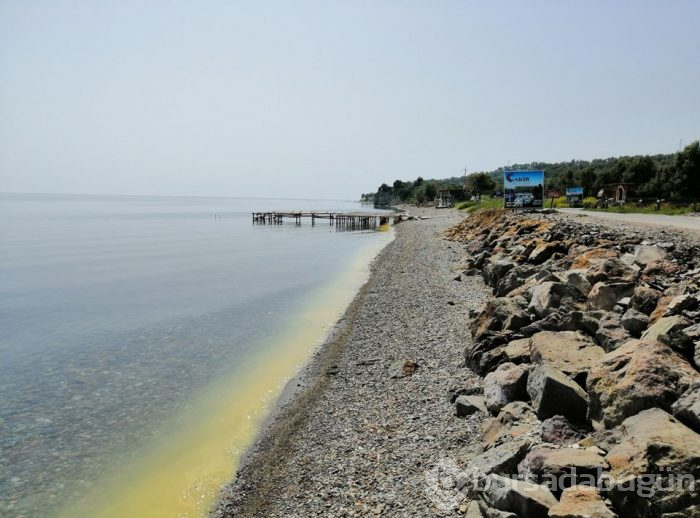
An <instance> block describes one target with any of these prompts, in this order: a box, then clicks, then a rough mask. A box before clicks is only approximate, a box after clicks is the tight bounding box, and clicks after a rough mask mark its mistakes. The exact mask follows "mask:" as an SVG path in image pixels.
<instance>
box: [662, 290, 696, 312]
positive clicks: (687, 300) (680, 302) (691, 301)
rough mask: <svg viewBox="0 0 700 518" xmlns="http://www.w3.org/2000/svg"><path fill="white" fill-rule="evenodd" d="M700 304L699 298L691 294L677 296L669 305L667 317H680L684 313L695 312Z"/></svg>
mask: <svg viewBox="0 0 700 518" xmlns="http://www.w3.org/2000/svg"><path fill="white" fill-rule="evenodd" d="M699 304H700V302H699V301H698V298H697V297H696V296H695V295H691V294H690V293H684V294H682V295H676V296H675V297H673V298H672V299H671V301H670V302H669V303H668V306H667V307H666V314H665V315H666V316H670V315H680V314H681V313H682V312H684V311H695V310H696V309H698V305H699Z"/></svg>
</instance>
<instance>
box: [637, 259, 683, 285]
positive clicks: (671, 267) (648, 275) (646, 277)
mask: <svg viewBox="0 0 700 518" xmlns="http://www.w3.org/2000/svg"><path fill="white" fill-rule="evenodd" d="M680 270H681V267H680V266H678V265H677V264H676V263H672V262H671V261H668V260H666V259H661V260H660V261H652V262H651V263H648V264H647V265H646V267H645V268H644V269H643V270H642V275H641V276H640V277H639V279H640V280H641V281H655V280H658V279H659V278H663V277H669V276H671V275H674V274H676V273H678V272H679V271H680Z"/></svg>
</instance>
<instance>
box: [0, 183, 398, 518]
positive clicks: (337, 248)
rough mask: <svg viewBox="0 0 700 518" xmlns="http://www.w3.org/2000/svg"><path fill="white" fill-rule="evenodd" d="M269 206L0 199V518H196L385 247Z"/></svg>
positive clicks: (365, 233) (284, 204) (328, 206)
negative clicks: (280, 216)
mask: <svg viewBox="0 0 700 518" xmlns="http://www.w3.org/2000/svg"><path fill="white" fill-rule="evenodd" d="M272 210H280V211H283V210H315V211H360V210H361V211H370V210H373V209H372V208H371V207H370V208H368V207H366V206H362V205H360V204H359V203H357V202H352V201H340V200H328V201H320V200H282V199H244V198H223V197H222V198H214V197H212V198H203V197H199V198H198V197H156V196H153V197H151V196H83V195H48V194H47V195H29V194H0V516H17V517H20V516H22V517H35V516H42V517H43V516H71V517H74V516H90V517H105V518H106V517H123V516H139V517H146V518H148V517H154V518H157V517H161V516H162V517H203V516H206V515H207V512H208V510H209V509H210V508H211V506H212V505H213V504H214V503H215V502H216V499H217V497H218V494H219V491H220V489H221V487H222V485H223V484H225V483H226V482H227V481H228V480H230V479H231V477H232V476H233V474H234V472H235V469H236V466H237V463H238V461H239V458H240V455H241V453H242V452H243V451H245V449H246V448H247V447H248V446H249V445H250V444H251V441H252V440H253V438H254V437H255V434H256V432H257V431H258V428H259V426H260V423H261V422H262V420H263V419H264V417H265V415H266V414H267V413H268V412H269V410H270V408H272V407H273V406H274V402H275V400H276V398H277V397H278V395H279V394H280V391H281V390H282V389H283V387H284V386H285V384H286V383H287V382H288V380H289V379H290V378H292V377H293V376H294V374H295V373H296V372H297V371H298V369H299V368H300V367H301V366H302V365H303V364H304V363H305V362H306V361H308V359H309V358H310V356H311V354H312V353H313V351H314V349H315V348H316V347H318V345H319V344H320V343H321V342H322V340H323V338H324V337H325V336H326V335H327V333H328V332H329V330H330V329H331V328H332V325H333V323H334V322H335V321H336V320H337V319H338V318H339V317H340V316H341V314H342V311H343V309H344V308H345V307H346V306H347V304H348V303H349V302H350V301H351V299H352V297H353V296H354V294H355V293H356V292H357V290H358V289H359V287H360V286H361V285H362V283H363V282H364V281H365V280H366V278H367V275H368V269H369V264H370V262H371V261H372V259H373V258H374V257H375V256H376V255H377V254H378V252H379V251H380V250H381V249H382V248H383V247H384V246H386V244H387V243H388V242H389V241H390V240H391V239H392V233H393V232H392V230H391V229H386V228H380V229H370V230H361V231H353V232H348V231H339V230H336V228H335V226H334V225H331V224H329V222H328V221H325V220H321V221H317V222H316V224H315V225H312V224H311V222H310V221H306V220H305V221H304V222H302V224H301V225H296V224H295V222H294V221H293V220H292V221H290V222H286V223H284V224H281V225H269V224H267V225H261V224H254V223H253V221H252V217H251V213H252V212H253V211H272Z"/></svg>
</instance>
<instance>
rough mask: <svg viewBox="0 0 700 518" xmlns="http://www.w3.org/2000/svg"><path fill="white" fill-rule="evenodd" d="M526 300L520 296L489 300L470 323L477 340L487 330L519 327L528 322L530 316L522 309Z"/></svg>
mask: <svg viewBox="0 0 700 518" xmlns="http://www.w3.org/2000/svg"><path fill="white" fill-rule="evenodd" d="M526 304H527V301H526V300H525V299H523V298H522V297H513V298H510V297H499V298H495V299H492V300H490V301H489V302H488V303H487V304H486V308H485V309H484V311H482V312H481V313H480V314H479V316H478V317H477V318H476V319H475V320H474V321H473V322H472V323H471V326H470V327H471V331H472V334H473V335H474V338H475V339H476V340H479V339H480V338H481V337H482V336H484V335H485V334H486V333H487V332H488V331H503V330H507V329H519V328H520V327H522V326H526V325H527V324H529V323H530V316H529V315H528V314H527V313H526V312H525V310H524V309H523V308H524V307H525V306H526Z"/></svg>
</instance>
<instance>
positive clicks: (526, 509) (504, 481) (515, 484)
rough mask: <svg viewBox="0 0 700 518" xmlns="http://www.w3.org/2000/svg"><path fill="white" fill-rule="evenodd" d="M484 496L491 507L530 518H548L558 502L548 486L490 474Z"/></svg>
mask: <svg viewBox="0 0 700 518" xmlns="http://www.w3.org/2000/svg"><path fill="white" fill-rule="evenodd" d="M484 498H485V500H486V502H487V503H488V504H489V505H490V506H491V507H495V508H496V509H500V510H501V511H508V512H512V513H515V514H517V515H518V516H527V517H528V518H546V517H547V515H548V513H549V509H550V508H552V507H553V506H555V505H556V504H557V499H556V498H555V497H554V495H553V494H552V493H551V492H550V491H549V490H548V489H547V488H546V487H544V486H539V485H537V484H532V483H529V482H523V481H520V480H513V479H511V478H506V477H501V476H499V475H489V476H488V478H487V480H486V488H485V491H484Z"/></svg>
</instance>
